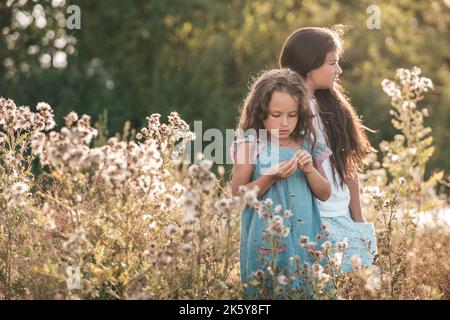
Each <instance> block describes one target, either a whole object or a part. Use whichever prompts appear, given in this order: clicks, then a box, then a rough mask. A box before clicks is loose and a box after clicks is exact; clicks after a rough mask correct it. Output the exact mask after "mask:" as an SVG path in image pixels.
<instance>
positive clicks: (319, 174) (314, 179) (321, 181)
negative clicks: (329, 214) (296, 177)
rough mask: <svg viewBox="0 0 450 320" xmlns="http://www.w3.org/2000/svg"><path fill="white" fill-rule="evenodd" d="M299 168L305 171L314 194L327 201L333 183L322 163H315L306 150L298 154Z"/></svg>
mask: <svg viewBox="0 0 450 320" xmlns="http://www.w3.org/2000/svg"><path fill="white" fill-rule="evenodd" d="M296 158H297V159H298V168H299V169H300V170H302V171H303V173H304V174H305V176H306V180H307V181H308V184H309V187H310V188H311V191H312V193H313V194H314V196H315V197H316V198H317V199H319V200H320V201H326V200H328V198H330V195H331V185H330V183H329V182H328V179H327V176H326V175H325V172H324V171H323V168H322V165H321V164H315V165H313V161H312V157H311V155H310V154H309V153H308V152H306V151H304V150H303V151H300V152H298V153H297V154H296Z"/></svg>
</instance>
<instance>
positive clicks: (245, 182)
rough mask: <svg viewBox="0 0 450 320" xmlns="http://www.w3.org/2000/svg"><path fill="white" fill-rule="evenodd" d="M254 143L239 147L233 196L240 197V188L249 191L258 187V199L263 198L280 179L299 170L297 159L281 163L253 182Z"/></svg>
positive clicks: (234, 171)
mask: <svg viewBox="0 0 450 320" xmlns="http://www.w3.org/2000/svg"><path fill="white" fill-rule="evenodd" d="M253 147H254V145H253V143H251V142H246V143H242V144H240V145H238V147H237V148H238V149H237V157H236V162H235V164H234V166H233V178H232V180H231V194H232V195H233V196H240V195H241V193H240V192H239V187H241V186H244V187H245V188H246V189H247V190H250V189H252V188H254V187H255V186H257V187H258V192H257V197H260V196H262V195H263V194H264V193H265V192H266V191H267V190H268V189H269V188H270V187H271V186H272V184H274V183H275V182H276V181H277V180H278V179H286V178H288V177H289V176H291V175H292V174H293V173H294V172H295V170H297V161H296V159H295V158H292V159H291V160H288V161H284V162H281V163H279V164H276V165H274V166H273V167H271V168H270V169H269V170H268V171H267V172H266V173H265V174H263V175H262V176H261V177H259V178H258V179H256V180H254V181H251V180H252V175H253V170H254V163H253V162H254V158H253V157H252V156H251V155H252V154H253V153H252V151H253Z"/></svg>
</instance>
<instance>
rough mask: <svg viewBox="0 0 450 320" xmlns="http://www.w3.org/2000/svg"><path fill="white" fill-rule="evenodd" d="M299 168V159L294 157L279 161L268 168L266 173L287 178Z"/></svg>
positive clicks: (279, 177)
mask: <svg viewBox="0 0 450 320" xmlns="http://www.w3.org/2000/svg"><path fill="white" fill-rule="evenodd" d="M296 170H297V159H296V158H295V157H293V158H292V159H290V160H287V161H283V162H280V163H277V164H276V165H274V166H272V167H271V168H270V169H269V170H267V171H266V172H265V173H264V174H265V175H271V176H273V177H274V178H275V179H287V178H289V177H290V176H291V175H293V174H294V173H295V171H296Z"/></svg>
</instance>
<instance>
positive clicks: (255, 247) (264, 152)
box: [232, 135, 331, 297]
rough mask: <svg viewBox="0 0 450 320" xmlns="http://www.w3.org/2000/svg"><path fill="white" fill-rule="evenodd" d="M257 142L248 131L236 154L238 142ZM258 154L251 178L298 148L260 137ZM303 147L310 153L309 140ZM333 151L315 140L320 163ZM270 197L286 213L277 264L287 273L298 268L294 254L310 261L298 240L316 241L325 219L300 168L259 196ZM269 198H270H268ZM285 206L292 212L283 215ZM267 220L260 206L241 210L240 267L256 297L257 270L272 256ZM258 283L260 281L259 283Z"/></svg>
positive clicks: (296, 282) (246, 286)
mask: <svg viewBox="0 0 450 320" xmlns="http://www.w3.org/2000/svg"><path fill="white" fill-rule="evenodd" d="M248 141H252V142H255V141H256V138H255V137H254V136H253V135H247V136H245V137H244V138H242V139H240V140H237V141H235V142H234V144H233V146H234V147H233V150H232V152H233V154H234V156H235V155H236V150H237V148H236V145H237V144H239V143H242V142H248ZM256 142H257V148H256V150H257V151H256V152H255V153H256V154H255V155H254V161H255V162H254V171H253V175H252V181H254V180H256V179H258V178H259V177H260V176H261V175H262V174H263V173H264V172H265V171H266V170H268V169H269V168H270V167H271V166H273V165H275V164H276V163H279V162H282V161H286V160H289V159H291V158H292V157H293V156H294V154H295V152H296V150H293V149H288V148H284V147H280V146H277V145H273V144H271V143H270V142H263V141H261V140H257V141H256ZM301 149H303V150H306V151H308V152H309V153H310V154H311V152H312V151H311V149H312V147H311V145H310V143H308V142H307V141H306V140H305V142H304V144H303V146H302V147H301ZM330 155H331V150H330V149H328V148H327V147H325V146H323V145H321V144H318V143H316V146H315V148H314V152H313V153H312V158H313V160H314V161H316V162H319V163H321V162H322V161H323V160H324V159H326V158H327V157H329V156H330ZM266 199H271V201H272V202H273V203H272V204H271V207H272V209H274V208H275V207H277V206H278V205H281V212H280V213H279V215H281V216H283V220H284V225H285V226H286V227H288V228H289V233H288V235H287V237H280V238H281V239H280V240H281V242H280V243H279V244H278V250H277V251H278V252H277V255H276V265H278V266H279V267H280V268H281V270H283V271H284V272H283V273H284V274H286V275H290V274H292V273H293V272H294V271H295V270H296V269H297V262H296V259H295V256H299V257H300V266H298V267H301V265H302V264H303V263H304V262H307V263H311V262H312V261H311V259H310V257H309V256H308V255H307V253H306V252H305V249H304V248H302V247H301V246H300V244H299V238H300V237H301V236H307V237H308V238H309V239H310V240H311V241H316V240H315V239H316V236H317V234H319V233H320V232H321V231H322V229H321V225H322V221H321V217H320V213H319V209H318V207H317V204H316V199H315V197H314V195H313V194H312V192H311V190H310V188H309V185H308V183H307V180H306V177H305V175H304V174H303V172H302V171H301V170H299V169H297V171H296V172H295V173H294V174H293V175H291V176H290V177H289V178H287V179H280V180H277V181H276V182H275V183H274V184H273V185H272V186H271V187H270V188H269V189H268V190H267V191H266V192H265V193H264V194H263V195H262V196H260V198H259V200H266ZM269 201H270V200H269ZM285 210H290V211H291V213H292V215H290V216H289V214H288V215H287V217H286V216H284V215H283V213H284V211H285ZM267 225H268V220H267V219H265V218H261V217H260V215H259V214H258V210H257V209H255V208H254V207H251V206H249V205H247V206H246V207H245V208H244V210H243V211H242V213H241V238H240V271H241V281H242V284H243V285H244V291H245V294H246V295H247V296H248V297H257V296H258V294H257V288H256V287H255V286H254V284H256V283H255V281H256V278H255V272H256V271H258V270H261V271H262V272H267V266H268V264H269V262H270V260H271V259H272V249H273V244H272V242H271V241H269V240H268V238H267V237H265V236H263V231H264V230H265V229H266V228H267ZM256 285H257V284H256ZM300 285H301V283H299V279H298V277H296V278H295V280H294V281H293V283H292V284H289V285H288V286H287V288H288V289H289V288H297V287H299V286H300Z"/></svg>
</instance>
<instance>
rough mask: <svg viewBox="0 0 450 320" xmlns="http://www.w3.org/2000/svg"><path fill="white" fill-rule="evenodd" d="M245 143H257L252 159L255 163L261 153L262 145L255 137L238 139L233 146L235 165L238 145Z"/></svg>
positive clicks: (232, 155) (232, 157)
mask: <svg viewBox="0 0 450 320" xmlns="http://www.w3.org/2000/svg"><path fill="white" fill-rule="evenodd" d="M245 142H256V144H255V148H254V149H253V150H254V154H253V158H252V160H253V162H254V161H255V159H256V157H257V156H258V155H259V153H260V152H261V143H260V142H259V141H258V140H257V139H256V138H255V136H253V135H247V136H245V137H243V138H238V139H237V140H235V141H234V142H233V144H232V145H231V160H232V161H233V164H235V163H236V159H237V147H238V145H239V144H241V143H245Z"/></svg>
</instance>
